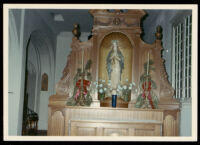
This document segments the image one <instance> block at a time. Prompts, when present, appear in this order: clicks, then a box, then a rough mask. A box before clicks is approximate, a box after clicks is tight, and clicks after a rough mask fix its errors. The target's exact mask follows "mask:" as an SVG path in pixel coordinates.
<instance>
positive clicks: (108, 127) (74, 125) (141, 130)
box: [70, 120, 162, 136]
mask: <svg viewBox="0 0 200 145" xmlns="http://www.w3.org/2000/svg"><path fill="white" fill-rule="evenodd" d="M70 126H71V127H70V132H71V134H70V135H71V136H96V135H98V136H154V135H157V136H160V135H161V134H162V133H161V128H162V123H161V122H154V123H152V122H148V121H146V122H143V121H114V120H112V121H106V120H72V121H71V125H70Z"/></svg>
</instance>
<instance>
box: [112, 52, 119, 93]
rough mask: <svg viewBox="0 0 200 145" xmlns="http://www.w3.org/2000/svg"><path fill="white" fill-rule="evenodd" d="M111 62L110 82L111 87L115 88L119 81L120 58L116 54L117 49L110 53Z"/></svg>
mask: <svg viewBox="0 0 200 145" xmlns="http://www.w3.org/2000/svg"><path fill="white" fill-rule="evenodd" d="M111 63H112V72H111V84H112V88H113V89H117V85H118V84H119V83H120V58H119V56H118V55H117V51H114V52H113V54H112V55H111Z"/></svg>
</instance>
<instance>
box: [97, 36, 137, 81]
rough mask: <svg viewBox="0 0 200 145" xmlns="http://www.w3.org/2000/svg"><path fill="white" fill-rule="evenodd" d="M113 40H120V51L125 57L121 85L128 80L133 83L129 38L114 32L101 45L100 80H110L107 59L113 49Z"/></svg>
mask: <svg viewBox="0 0 200 145" xmlns="http://www.w3.org/2000/svg"><path fill="white" fill-rule="evenodd" d="M112 40H118V46H119V50H120V51H121V53H122V55H123V56H124V69H123V71H122V74H121V83H122V84H123V83H124V82H125V81H126V79H128V80H129V82H131V81H132V59H133V58H132V45H131V42H130V41H129V39H128V37H127V36H126V35H124V34H123V33H120V32H112V33H110V34H108V35H106V36H105V37H104V39H103V40H102V42H101V45H100V52H99V79H103V80H105V81H106V82H107V81H108V80H109V77H108V72H107V69H106V58H107V56H108V53H109V52H110V51H111V49H112Z"/></svg>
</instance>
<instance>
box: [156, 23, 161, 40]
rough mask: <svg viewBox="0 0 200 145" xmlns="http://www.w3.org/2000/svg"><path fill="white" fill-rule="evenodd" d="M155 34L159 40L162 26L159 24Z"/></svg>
mask: <svg viewBox="0 0 200 145" xmlns="http://www.w3.org/2000/svg"><path fill="white" fill-rule="evenodd" d="M155 36H156V39H157V40H161V39H162V27H161V26H160V25H158V26H157V27H156V34H155Z"/></svg>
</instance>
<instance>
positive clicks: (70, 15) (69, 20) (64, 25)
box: [35, 9, 170, 33]
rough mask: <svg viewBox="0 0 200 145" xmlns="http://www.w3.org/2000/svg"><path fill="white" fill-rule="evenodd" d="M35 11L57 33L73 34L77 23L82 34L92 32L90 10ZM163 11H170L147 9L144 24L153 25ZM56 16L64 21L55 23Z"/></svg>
mask: <svg viewBox="0 0 200 145" xmlns="http://www.w3.org/2000/svg"><path fill="white" fill-rule="evenodd" d="M35 11H36V12H37V13H38V14H39V15H40V16H41V17H42V18H43V19H44V21H45V22H46V23H47V25H48V26H49V27H50V28H51V29H52V30H53V32H55V33H60V32H65V31H68V32H71V31H72V29H73V25H74V24H75V23H78V24H79V25H80V29H81V32H91V30H92V26H93V18H92V15H90V13H89V9H36V10H35ZM111 11H112V10H111ZM161 11H162V12H163V11H170V10H148V9H146V10H145V12H146V13H147V16H146V17H145V19H144V21H143V23H145V24H148V23H152V21H154V20H155V19H156V17H157V16H158V14H160V13H161ZM55 16H59V17H62V18H63V19H64V21H55V20H54V19H55Z"/></svg>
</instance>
